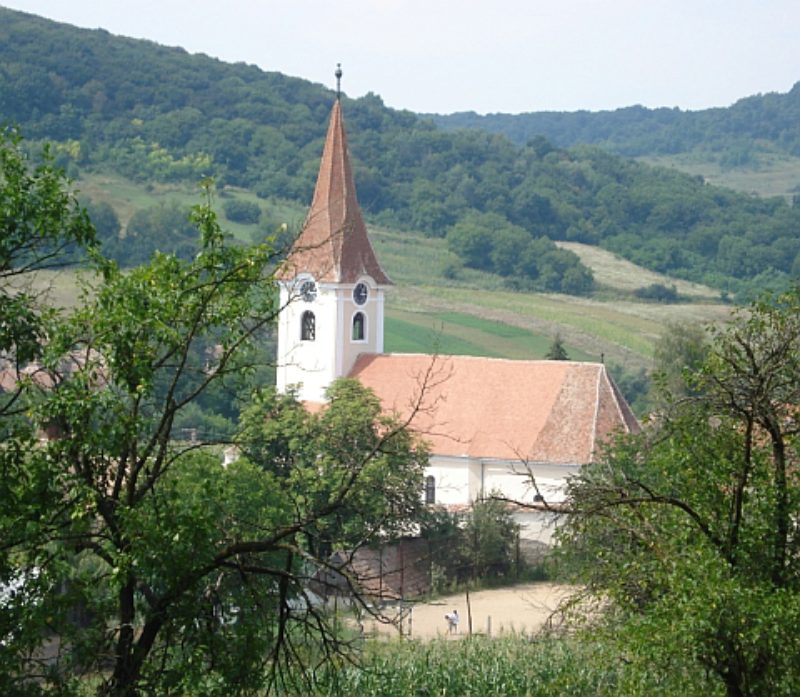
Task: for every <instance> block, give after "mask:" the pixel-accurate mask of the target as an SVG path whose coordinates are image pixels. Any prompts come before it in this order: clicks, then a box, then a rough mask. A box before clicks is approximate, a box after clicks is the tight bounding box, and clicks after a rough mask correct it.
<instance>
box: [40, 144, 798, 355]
mask: <svg viewBox="0 0 800 697" xmlns="http://www.w3.org/2000/svg"><path fill="white" fill-rule="evenodd" d="M799 162H800V160H799ZM78 186H79V188H80V189H81V191H82V193H84V194H85V195H87V196H89V197H91V198H92V199H94V200H104V201H108V202H109V203H110V204H111V205H112V206H114V208H115V210H116V211H117V213H118V215H119V217H120V220H121V222H122V223H123V224H125V223H127V221H128V220H129V219H130V217H131V216H132V215H133V213H134V212H135V211H136V210H138V209H140V208H146V207H149V206H153V205H158V204H159V203H168V202H171V201H176V202H178V203H180V204H181V205H185V206H187V207H188V206H190V205H193V204H196V203H199V202H201V201H202V200H203V199H202V192H201V191H200V189H199V188H196V189H195V188H192V187H187V186H178V185H161V184H158V185H143V184H138V183H135V182H131V181H128V180H125V179H123V178H121V177H119V176H116V175H105V174H93V175H91V176H89V177H87V178H85V179H83V180H81V181H80V182H79V183H78ZM228 197H234V198H239V199H242V200H248V201H253V202H257V203H258V204H259V205H260V206H261V207H262V210H264V211H265V212H266V214H267V215H268V216H269V220H270V221H272V222H273V223H274V222H275V221H282V222H286V223H287V224H288V226H289V228H290V230H299V228H300V226H301V224H302V221H303V218H304V215H305V209H304V208H303V207H302V206H298V205H296V204H294V203H287V202H281V201H264V200H261V199H258V198H256V197H255V195H254V194H252V193H250V192H247V191H244V190H239V189H231V188H227V189H225V190H224V191H223V192H221V193H219V194H216V195H215V199H214V201H213V204H214V206H215V208H216V209H217V210H218V211H219V214H220V222H221V224H222V225H223V228H224V229H226V230H228V231H229V232H231V233H232V234H233V235H234V236H235V237H236V238H238V239H240V240H243V241H249V240H250V239H251V238H252V235H253V233H254V232H255V231H257V230H258V226H255V225H239V224H236V223H232V222H231V221H228V220H226V219H225V217H224V214H223V206H224V202H225V200H227V198H228ZM370 233H371V236H372V240H373V244H374V246H375V250H376V253H377V255H378V258H379V259H380V260H381V264H382V265H383V266H384V268H385V269H386V271H387V272H388V274H389V276H390V277H391V278H392V280H393V281H394V284H395V285H394V287H393V288H392V289H391V290H390V291H389V294H388V300H387V306H386V341H385V346H386V350H387V351H394V352H425V353H428V352H433V351H438V352H440V353H452V354H468V355H484V356H496V357H507V358H542V357H543V356H544V354H545V353H546V352H547V349H548V347H549V346H550V344H551V343H552V341H553V338H554V337H555V335H556V334H560V335H561V337H562V339H563V341H564V343H565V346H566V349H567V352H568V354H569V355H570V357H571V358H573V359H575V360H595V361H596V360H600V359H601V356H602V357H604V358H605V359H606V360H608V361H613V362H616V363H620V364H622V365H624V366H626V367H629V368H634V369H635V368H639V367H649V365H650V361H651V357H652V353H653V344H654V342H655V341H656V340H657V339H658V337H659V336H660V335H661V334H662V333H663V332H664V330H665V326H666V325H667V324H668V323H669V322H680V321H693V322H717V321H722V320H724V319H725V317H726V316H727V314H728V312H729V308H728V307H727V306H725V305H723V304H722V303H720V302H719V300H718V298H719V294H718V293H717V292H716V291H714V290H713V289H710V288H706V287H704V286H700V285H697V284H690V283H686V282H683V281H673V280H672V279H669V278H667V277H664V276H662V275H660V274H656V273H653V272H650V271H647V270H646V269H642V268H640V267H638V266H636V265H634V264H631V263H630V262H627V261H625V260H622V259H619V258H618V257H616V256H615V255H613V254H610V253H608V252H605V251H603V250H600V249H597V248H595V247H589V246H587V245H580V244H575V243H561V245H562V246H563V247H565V248H568V249H571V250H572V251H574V252H575V253H577V254H578V255H579V256H580V257H581V259H582V261H583V262H584V263H585V264H586V265H587V266H589V267H590V268H592V270H593V272H594V274H595V278H596V280H597V283H598V286H599V291H598V293H597V294H596V297H594V298H578V297H573V296H567V295H557V294H541V293H524V292H515V291H512V290H510V289H509V288H508V287H507V286H506V284H505V283H504V281H503V279H502V278H500V277H498V276H495V275H493V274H488V273H484V272H480V271H474V270H471V269H464V268H458V264H457V262H458V259H457V258H456V256H455V255H454V254H452V253H451V252H450V251H449V250H448V249H447V244H446V242H445V240H444V239H440V238H439V239H437V238H428V237H425V236H423V235H417V234H412V233H408V232H398V231H395V230H388V229H385V228H381V227H375V226H370ZM446 268H457V269H458V270H457V272H455V273H450V274H448V276H449V277H446V276H445V273H444V269H446ZM39 283H40V284H41V285H43V286H45V285H50V286H52V288H53V293H52V297H53V298H54V302H56V303H58V304H62V305H67V306H69V305H72V304H74V302H75V298H76V297H77V294H76V291H75V284H74V279H73V278H72V276H71V274H70V273H69V272H62V273H61V274H52V275H48V274H45V275H42V276H41V277H40V279H39ZM652 283H664V284H668V285H670V284H673V283H674V284H675V286H676V287H677V290H678V292H679V293H680V294H681V295H682V296H683V297H684V298H686V302H684V303H680V304H673V305H660V304H652V303H643V302H640V301H637V300H636V298H635V297H634V296H633V291H634V290H635V289H636V288H640V287H644V286H647V285H650V284H652Z"/></svg>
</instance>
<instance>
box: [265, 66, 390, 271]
mask: <svg viewBox="0 0 800 697" xmlns="http://www.w3.org/2000/svg"><path fill="white" fill-rule="evenodd" d="M337 73H338V71H337ZM337 77H338V75H337ZM337 87H338V83H337ZM302 272H306V273H310V274H312V275H313V276H314V278H315V279H317V280H318V281H329V282H334V283H355V282H356V281H357V280H358V278H359V277H360V276H363V275H368V276H371V277H372V279H373V280H374V281H375V282H376V283H378V284H379V285H390V284H391V281H390V280H389V277H388V276H387V275H386V274H385V273H384V271H383V269H382V268H381V266H380V264H379V263H378V259H377V258H376V256H375V252H374V251H373V249H372V245H371V244H370V241H369V237H368V236H367V227H366V225H365V224H364V219H363V218H362V216H361V209H360V208H359V205H358V200H357V198H356V187H355V183H354V181H353V172H352V169H351V167H350V157H349V154H348V152H347V138H346V136H345V131H344V123H343V121H342V106H341V102H340V101H339V100H338V99H337V100H336V101H335V102H334V104H333V110H332V112H331V120H330V125H329V126H328V135H327V138H326V140H325V149H324V150H323V153H322V161H321V162H320V167H319V175H318V176H317V185H316V188H315V189H314V198H313V199H312V201H311V208H310V210H309V212H308V216H307V217H306V221H305V223H304V225H303V230H302V232H301V233H300V236H299V237H298V238H297V240H296V241H295V243H294V245H293V246H292V249H291V251H290V252H289V257H288V259H287V260H286V264H285V266H284V269H283V272H282V273H281V274H280V277H281V278H283V279H284V280H289V279H291V278H294V277H295V276H296V275H297V274H298V273H302Z"/></svg>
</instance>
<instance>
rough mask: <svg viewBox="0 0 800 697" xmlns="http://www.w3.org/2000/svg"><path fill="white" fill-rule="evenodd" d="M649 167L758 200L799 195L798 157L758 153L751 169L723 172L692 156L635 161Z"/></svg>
mask: <svg viewBox="0 0 800 697" xmlns="http://www.w3.org/2000/svg"><path fill="white" fill-rule="evenodd" d="M639 159H640V160H641V161H642V162H645V163H647V164H649V165H658V166H661V167H669V168H675V169H678V170H680V171H682V172H686V173H687V174H693V175H695V176H701V177H703V178H704V179H705V180H706V181H707V182H709V183H711V184H716V185H718V186H725V187H728V188H729V189H735V190H736V191H743V192H744V193H748V194H755V195H758V196H784V197H785V198H787V199H790V198H791V197H792V196H793V195H794V194H797V193H798V192H800V157H792V156H791V155H784V154H778V153H774V154H773V153H770V154H767V153H758V154H757V155H756V156H755V158H754V162H753V164H752V165H748V166H746V167H736V168H734V169H723V168H722V167H720V166H719V164H718V163H717V162H715V161H713V160H711V159H709V158H703V157H701V156H699V155H697V154H694V153H685V154H680V155H662V156H657V157H642V158H639Z"/></svg>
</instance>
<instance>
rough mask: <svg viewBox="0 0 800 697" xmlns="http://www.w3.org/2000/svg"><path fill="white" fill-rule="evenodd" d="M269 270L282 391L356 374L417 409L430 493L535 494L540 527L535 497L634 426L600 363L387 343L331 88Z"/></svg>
mask: <svg viewBox="0 0 800 697" xmlns="http://www.w3.org/2000/svg"><path fill="white" fill-rule="evenodd" d="M277 278H278V282H279V286H280V303H281V307H282V311H281V313H280V318H279V325H278V368H277V387H278V390H279V391H284V392H285V391H286V390H288V389H289V388H290V387H291V388H293V389H297V391H298V397H299V398H300V399H301V400H303V401H304V402H306V403H308V404H309V405H321V404H323V403H324V401H325V390H326V388H327V387H328V385H330V384H331V382H332V381H333V380H335V379H336V378H339V377H352V378H356V379H358V380H359V381H360V382H361V383H362V384H364V385H365V386H367V387H369V388H370V389H371V390H372V391H373V392H374V393H375V394H376V395H377V396H378V398H379V399H380V400H381V404H382V406H383V408H384V409H385V410H386V411H387V412H394V413H396V414H397V415H398V416H400V417H401V418H409V417H411V427H412V428H413V429H414V430H415V431H417V432H418V433H420V434H421V435H422V436H423V437H424V438H425V439H426V440H427V441H428V443H429V444H430V449H431V459H430V464H429V466H428V468H427V471H426V478H425V491H424V492H421V495H423V496H424V497H425V501H426V502H427V503H430V504H438V505H444V506H448V507H451V508H453V509H458V508H460V507H466V506H468V505H469V504H470V503H471V502H472V501H474V500H475V499H477V498H479V497H481V496H488V495H490V494H492V493H499V494H501V495H503V496H505V497H507V498H509V499H513V500H515V501H521V502H524V503H525V504H529V505H530V508H528V509H526V510H520V511H519V512H518V514H517V515H518V518H519V519H520V522H521V523H522V524H523V526H527V528H528V530H527V534H528V535H529V536H533V537H538V538H540V539H541V538H542V537H544V538H547V537H549V534H548V533H547V532H546V531H545V530H543V529H542V525H543V523H542V521H541V520H539V521H538V522H537V520H535V519H536V517H537V516H536V509H537V508H540V509H541V508H544V504H545V503H546V504H548V505H549V504H557V503H559V502H560V501H563V491H564V484H565V481H566V478H567V477H569V476H570V475H571V474H574V473H576V472H577V471H578V469H579V468H580V466H581V465H582V464H585V463H588V462H591V461H592V460H593V459H594V458H595V457H596V455H597V454H598V452H599V449H600V447H601V445H602V443H603V442H604V441H606V440H607V439H608V438H609V437H611V436H612V435H613V434H614V433H618V432H623V433H630V432H635V431H638V430H639V424H638V423H637V421H636V418H635V416H634V415H633V413H632V411H631V409H630V407H629V406H628V404H627V403H626V401H625V399H624V397H623V396H622V394H621V393H620V392H619V390H618V388H617V387H616V385H615V384H614V382H613V380H612V379H611V377H610V375H609V374H608V372H607V370H606V367H605V366H604V365H603V364H601V363H579V362H573V361H547V360H506V359H496V358H483V357H472V356H444V355H425V354H392V353H385V352H384V342H383V326H384V316H385V298H386V292H387V290H388V289H389V288H390V287H391V285H392V282H391V280H390V279H389V277H388V276H387V274H386V273H385V272H384V270H383V269H382V268H381V265H380V263H379V261H378V259H377V257H376V255H375V252H374V250H373V248H372V245H371V243H370V241H369V237H368V235H367V228H366V225H365V224H364V220H363V217H362V214H361V210H360V208H359V204H358V200H357V197H356V189H355V184H354V180H353V173H352V169H351V164H350V159H349V153H348V148H347V138H346V135H345V129H344V122H343V118H342V107H341V102H340V100H339V98H338V97H337V99H336V101H335V103H334V105H333V110H332V113H331V117H330V125H329V128H328V133H327V137H326V141H325V146H324V151H323V154H322V160H321V162H320V168H319V174H318V177H317V183H316V188H315V190H314V196H313V199H312V202H311V207H310V209H309V212H308V215H307V218H306V220H305V224H304V226H303V229H302V231H301V233H300V235H299V236H298V238H297V240H296V241H295V243H294V245H293V247H292V249H291V251H290V253H289V255H288V256H287V260H286V262H285V264H284V266H283V267H282V269H281V270H280V272H279V274H278V276H277ZM541 517H542V516H539V518H541ZM523 534H525V533H523ZM545 541H546V540H545Z"/></svg>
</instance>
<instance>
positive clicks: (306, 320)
mask: <svg viewBox="0 0 800 697" xmlns="http://www.w3.org/2000/svg"><path fill="white" fill-rule="evenodd" d="M316 335H317V320H316V318H315V317H314V313H313V312H311V311H310V310H306V311H305V312H304V313H303V316H302V317H301V319H300V338H301V339H302V340H303V341H314V338H315V337H316Z"/></svg>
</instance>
